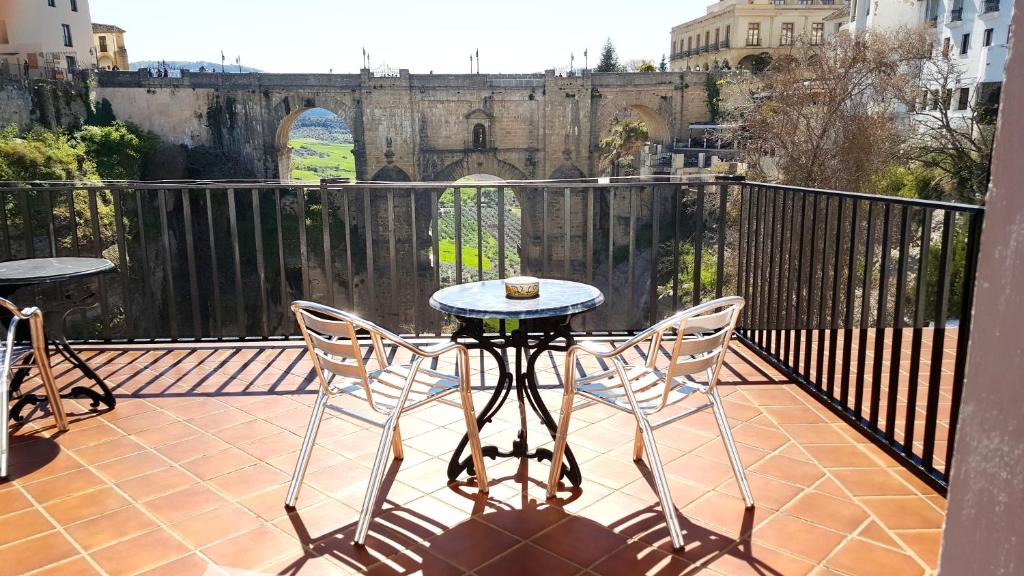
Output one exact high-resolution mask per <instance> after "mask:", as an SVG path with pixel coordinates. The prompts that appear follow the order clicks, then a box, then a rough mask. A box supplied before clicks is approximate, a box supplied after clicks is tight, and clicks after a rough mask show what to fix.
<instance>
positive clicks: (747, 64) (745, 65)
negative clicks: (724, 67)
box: [736, 52, 772, 74]
mask: <svg viewBox="0 0 1024 576" xmlns="http://www.w3.org/2000/svg"><path fill="white" fill-rule="evenodd" d="M771 63H772V57H771V55H770V54H768V53H767V52H761V53H760V54H747V55H746V56H744V57H743V58H741V59H740V61H739V62H737V63H736V67H737V68H739V69H741V70H750V71H751V72H754V73H755V74H756V73H758V72H763V71H764V70H765V69H767V68H768V66H769V65H771Z"/></svg>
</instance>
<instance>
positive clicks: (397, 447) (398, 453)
mask: <svg viewBox="0 0 1024 576" xmlns="http://www.w3.org/2000/svg"><path fill="white" fill-rule="evenodd" d="M391 451H392V452H393V453H394V454H395V460H404V459H405V451H404V450H402V430H401V429H400V428H399V427H398V424H395V436H394V437H393V438H392V439H391Z"/></svg>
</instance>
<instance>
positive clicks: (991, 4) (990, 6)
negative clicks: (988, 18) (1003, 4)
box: [981, 0, 999, 14]
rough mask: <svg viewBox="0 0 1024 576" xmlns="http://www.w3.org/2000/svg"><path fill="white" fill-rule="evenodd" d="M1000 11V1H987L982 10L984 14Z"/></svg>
mask: <svg viewBox="0 0 1024 576" xmlns="http://www.w3.org/2000/svg"><path fill="white" fill-rule="evenodd" d="M998 11H999V0H985V2H984V4H983V5H982V8H981V13H982V14H988V13H990V12H998Z"/></svg>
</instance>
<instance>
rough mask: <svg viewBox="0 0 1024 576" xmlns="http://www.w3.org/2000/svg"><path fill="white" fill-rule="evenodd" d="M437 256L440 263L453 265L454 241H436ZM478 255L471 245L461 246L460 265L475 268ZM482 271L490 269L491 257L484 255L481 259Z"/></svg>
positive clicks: (470, 268) (477, 263)
mask: <svg viewBox="0 0 1024 576" xmlns="http://www.w3.org/2000/svg"><path fill="white" fill-rule="evenodd" d="M437 257H438V258H439V259H440V260H441V263H442V264H451V265H452V266H454V265H455V241H454V240H441V241H439V242H438V243H437ZM479 257H480V252H479V251H478V250H477V249H476V248H473V247H472V246H465V245H463V246H462V266H463V267H465V268H466V269H469V270H476V269H477V265H479V264H480V263H479V262H477V259H478V258H479ZM483 266H484V271H485V272H486V271H489V270H490V269H491V259H490V258H488V257H487V256H484V259H483Z"/></svg>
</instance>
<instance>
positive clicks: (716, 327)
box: [547, 296, 754, 548]
mask: <svg viewBox="0 0 1024 576" xmlns="http://www.w3.org/2000/svg"><path fill="white" fill-rule="evenodd" d="M742 308H743V299H742V298H740V297H738V296H730V297H726V298H719V299H717V300H714V301H711V302H707V303H705V304H701V305H699V306H695V307H693V308H690V309H688V310H684V311H682V312H678V313H676V314H674V315H673V316H672V317H670V318H667V319H665V320H663V321H661V322H659V323H657V324H655V325H654V326H652V327H650V328H648V329H647V330H644V331H643V332H641V333H639V334H637V335H636V336H634V337H633V338H631V339H630V340H629V341H627V342H626V343H624V344H622V345H621V346H618V347H616V348H615V349H613V350H610V351H605V350H601V349H598V348H597V347H596V346H595V345H594V344H593V343H589V342H582V343H578V344H576V345H574V346H573V347H572V348H570V349H569V350H568V352H567V353H566V358H565V370H564V372H563V374H564V375H565V377H564V386H565V390H564V396H563V401H562V412H561V416H560V421H559V424H558V434H557V437H556V439H555V447H554V456H553V458H552V462H551V474H550V476H549V478H548V489H547V497H548V498H553V497H555V494H556V491H557V489H558V480H559V473H560V471H561V469H562V458H563V455H564V453H565V445H566V442H567V439H568V429H569V421H570V418H571V416H572V410H573V402H574V398H575V396H576V395H577V394H579V395H581V396H583V397H584V398H586V399H587V400H588V401H591V402H597V403H600V404H604V405H607V406H611V407H612V408H616V409H618V410H621V411H623V412H627V413H629V414H632V415H633V416H635V417H636V422H637V430H636V436H635V440H634V443H633V459H634V460H635V461H640V460H641V459H642V458H643V456H644V453H645V452H646V455H647V460H648V464H649V466H650V468H651V474H652V476H653V480H654V484H655V489H656V492H657V494H658V499H659V500H660V503H661V507H662V511H663V512H664V514H665V521H666V523H667V524H668V530H669V535H670V537H671V538H672V545H673V546H674V547H675V548H682V547H683V535H682V531H681V530H680V528H679V519H678V518H677V517H676V513H675V506H674V504H673V503H672V497H671V494H670V492H669V489H668V482H667V480H666V478H665V469H664V466H663V465H662V463H661V460H660V458H659V456H658V447H657V445H656V444H655V441H654V430H656V429H658V428H661V427H662V426H665V425H667V424H671V423H672V422H676V421H678V420H680V419H682V418H685V417H687V416H691V415H693V414H696V413H698V412H700V411H702V410H705V409H706V408H709V407H710V408H711V409H712V410H713V412H714V414H715V420H716V421H717V423H718V428H719V431H720V432H721V435H722V441H723V442H724V444H725V449H726V452H727V453H728V456H729V462H730V463H731V464H732V470H733V473H734V474H735V476H736V482H737V484H739V488H740V492H741V493H742V494H743V500H744V502H745V503H746V505H747V507H748V508H749V507H752V506H753V505H754V498H753V496H751V494H750V487H749V486H748V484H747V480H746V476H745V475H744V473H743V464H742V463H741V462H740V457H739V453H738V452H737V450H736V444H735V442H734V441H733V438H732V431H731V430H730V429H729V421H728V420H727V419H726V417H725V410H724V408H723V407H722V399H721V397H720V396H719V394H718V389H717V384H718V374H719V372H720V371H721V369H722V364H723V363H724V361H725V353H726V350H728V348H729V342H730V340H731V339H732V333H733V330H734V329H735V327H736V321H737V319H738V317H739V312H740V310H741V309H742ZM669 332H674V335H675V337H674V342H672V343H671V346H670V348H671V353H670V355H669V363H668V366H667V367H666V368H665V369H660V368H658V367H657V365H656V364H657V360H658V357H659V353H660V351H661V347H662V344H663V343H664V344H668V343H669V342H668V340H667V339H666V335H667V334H668V333H669ZM645 342H647V343H649V345H648V346H647V354H646V362H644V363H643V364H642V365H631V364H629V363H627V362H626V360H625V358H624V355H625V354H626V353H627V352H629V351H631V350H633V349H634V348H635V347H637V346H640V345H642V344H644V343H645ZM581 354H588V355H591V356H594V357H596V358H598V359H600V360H603V361H604V362H606V363H611V364H612V365H613V367H612V368H611V369H610V370H607V371H603V372H600V373H598V374H594V375H590V376H586V377H583V378H575V377H574V376H573V375H574V374H575V373H576V361H577V358H578V357H579V356H580V355H581ZM693 394H702V395H703V396H704V398H705V400H706V401H705V402H704V403H703V404H700V405H698V406H688V405H682V406H678V407H677V409H678V410H679V411H678V413H674V414H672V415H670V416H667V417H665V418H663V419H661V420H659V421H656V422H652V418H651V417H652V416H654V415H655V414H657V413H659V412H661V411H662V410H664V409H665V408H668V407H671V406H674V405H677V404H679V403H681V402H683V401H684V400H686V399H687V398H690V397H692V395H693ZM589 403H590V402H588V404H589Z"/></svg>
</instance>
